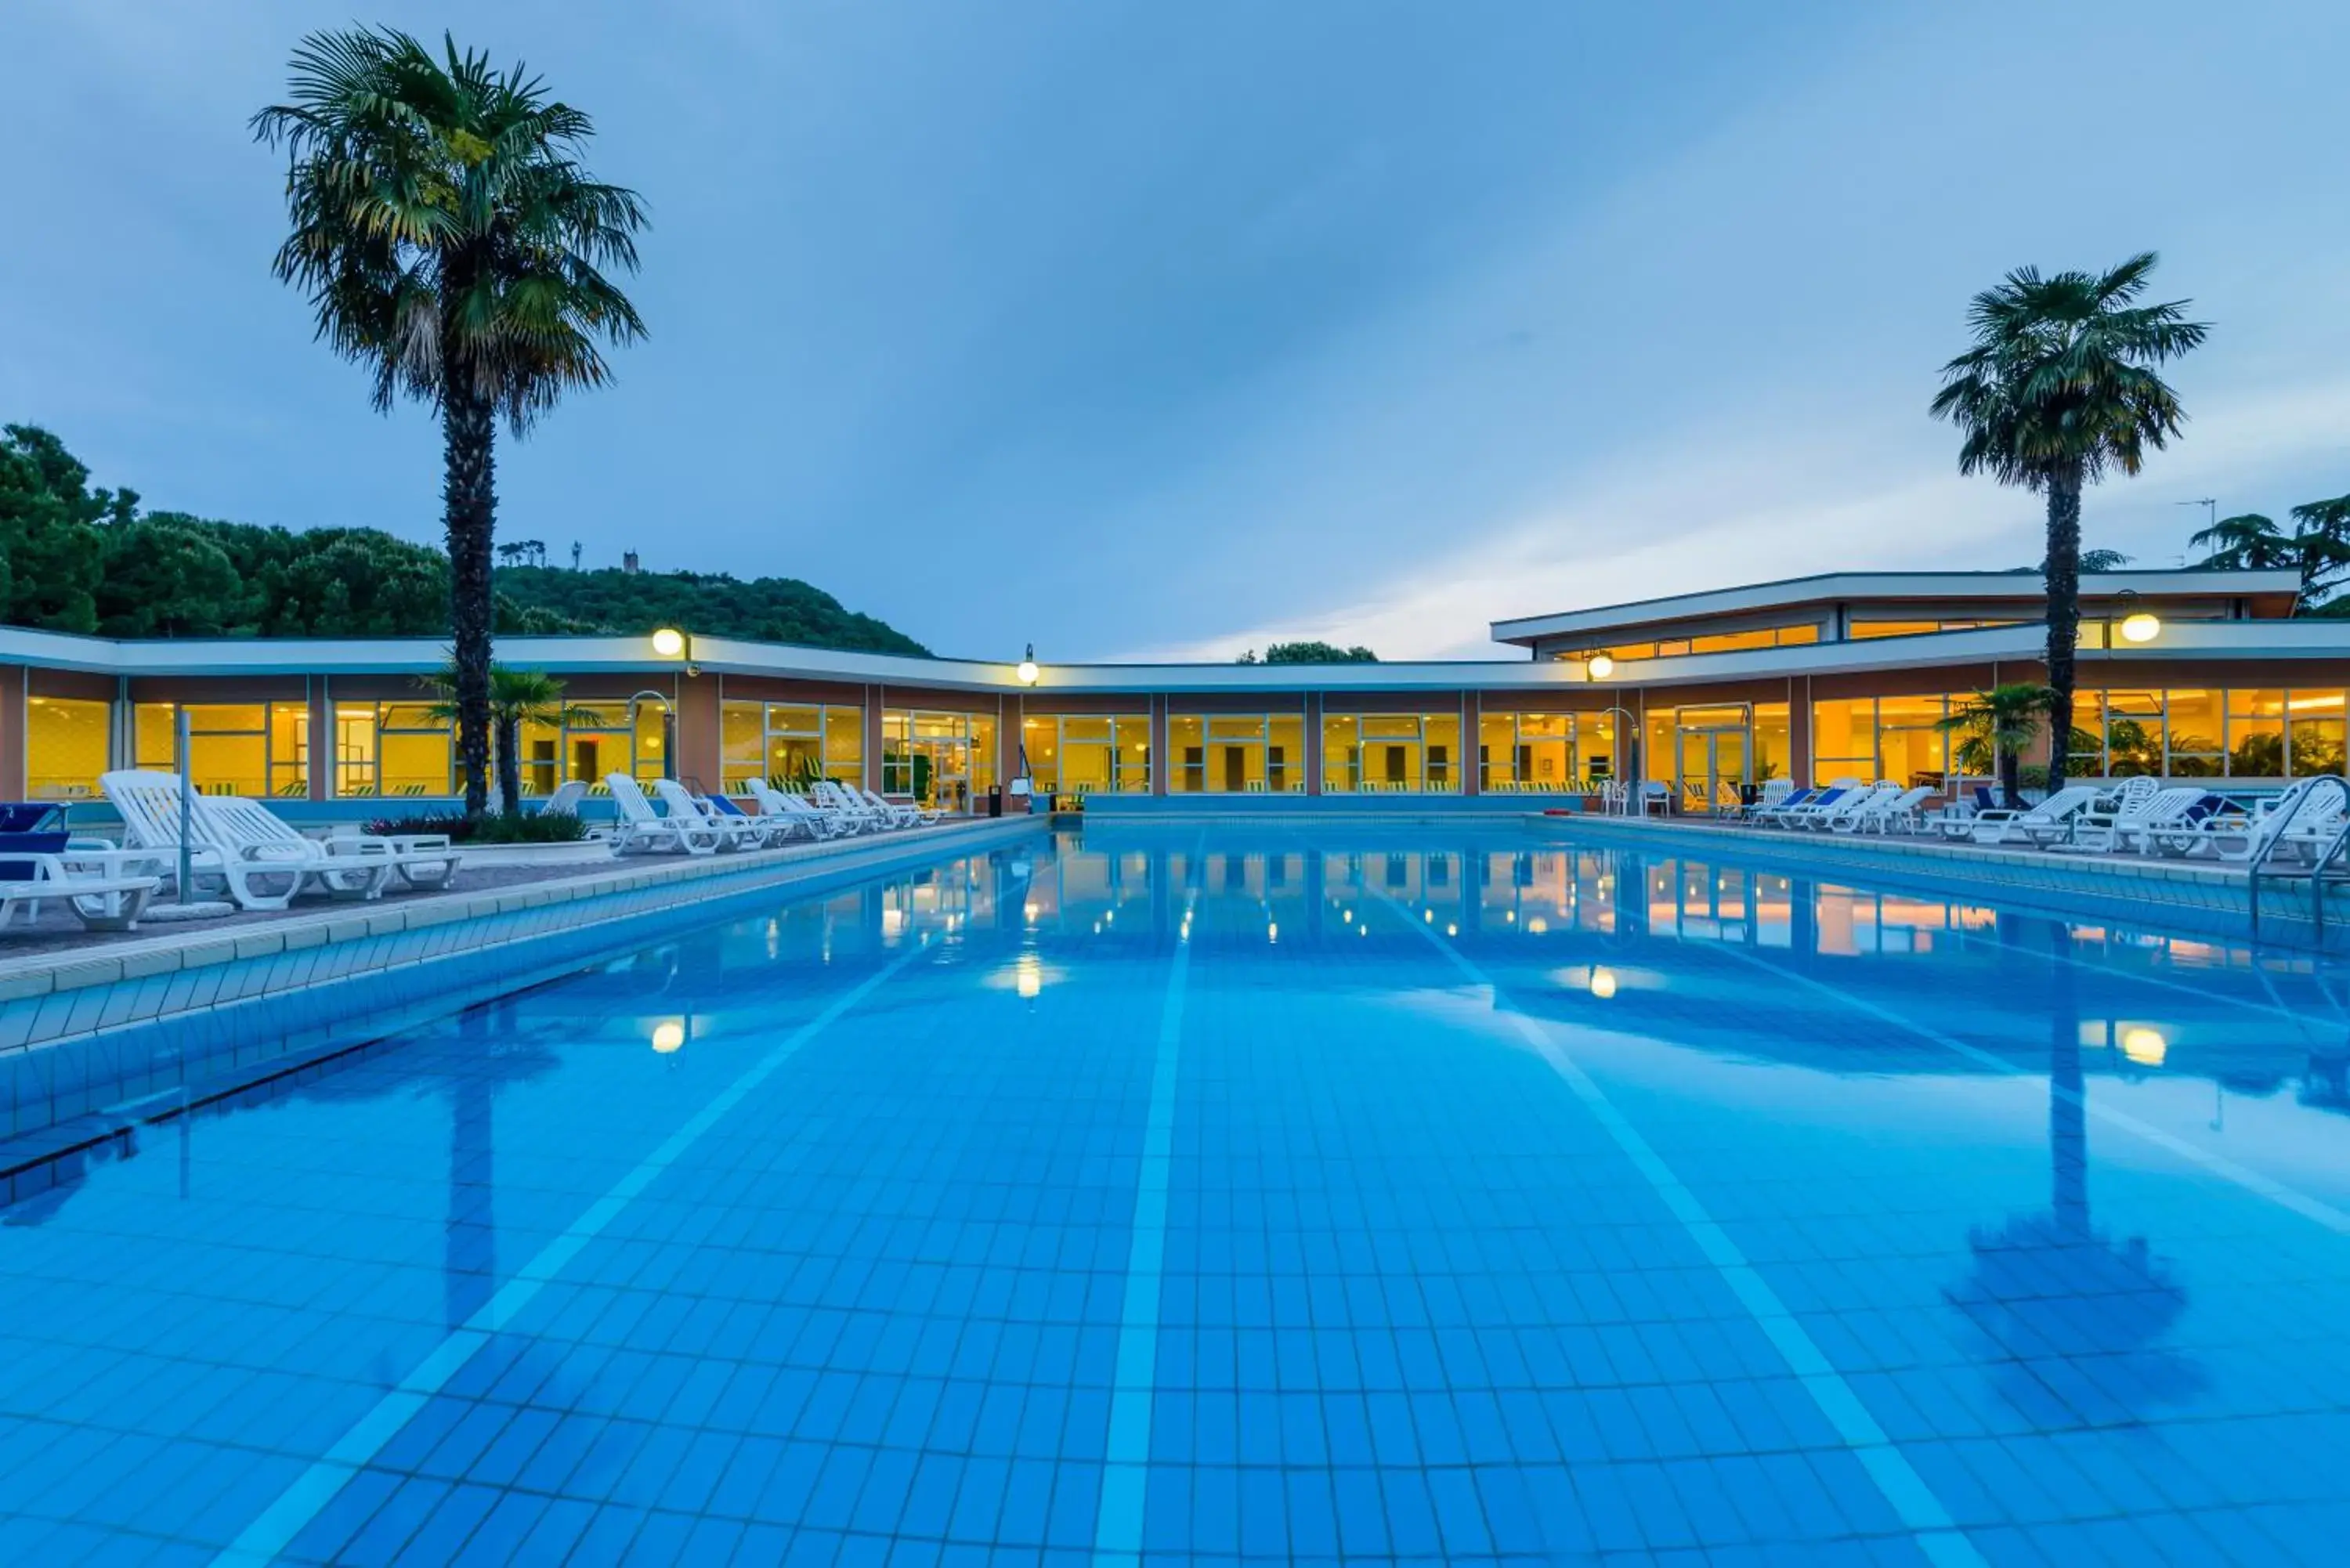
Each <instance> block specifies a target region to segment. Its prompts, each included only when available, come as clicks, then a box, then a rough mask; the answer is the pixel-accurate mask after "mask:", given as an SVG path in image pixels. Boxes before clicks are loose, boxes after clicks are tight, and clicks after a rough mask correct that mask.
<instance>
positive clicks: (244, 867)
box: [98, 768, 318, 909]
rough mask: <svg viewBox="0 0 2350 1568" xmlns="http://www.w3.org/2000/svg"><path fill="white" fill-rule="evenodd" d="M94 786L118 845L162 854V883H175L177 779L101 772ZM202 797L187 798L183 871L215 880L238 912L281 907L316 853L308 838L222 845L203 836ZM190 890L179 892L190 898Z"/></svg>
mask: <svg viewBox="0 0 2350 1568" xmlns="http://www.w3.org/2000/svg"><path fill="white" fill-rule="evenodd" d="M98 782H99V788H100V789H102V790H104V791H105V792H106V798H107V800H108V802H109V804H111V805H113V807H114V809H115V810H116V811H117V812H119V813H120V815H121V817H122V830H123V842H124V843H125V845H126V846H129V847H130V848H133V849H153V850H157V851H160V852H161V856H162V859H163V863H164V867H165V870H164V874H163V880H165V881H170V882H176V881H178V880H179V856H180V797H181V793H182V792H181V788H180V776H179V775H178V774H166V773H158V772H156V771H154V770H152V769H146V768H125V769H122V770H120V771H119V772H115V773H109V774H101V775H100V776H99V781H98ZM203 801H204V797H203V796H202V795H190V796H189V798H188V868H189V872H190V875H191V877H192V878H194V879H197V880H199V881H203V882H218V883H220V884H221V885H222V887H223V888H224V890H225V891H226V892H227V894H228V898H229V900H230V901H231V902H232V903H234V904H235V905H236V907H237V908H238V909H284V908H286V905H288V904H290V903H292V902H293V901H294V895H295V894H296V893H297V892H300V891H301V889H302V883H303V880H304V879H305V878H306V877H307V876H308V875H309V872H310V869H311V867H313V866H314V865H315V864H316V863H317V859H318V855H317V849H316V847H315V846H312V845H311V844H310V843H309V841H308V840H307V839H302V840H299V841H298V846H284V845H276V844H267V845H263V844H253V845H244V846H223V845H221V844H220V843H218V842H216V841H215V840H214V839H213V837H212V836H211V835H210V834H209V833H208V832H207V829H206V823H205V819H204V816H203ZM194 895H195V889H194V888H186V889H182V896H183V897H187V898H192V897H194Z"/></svg>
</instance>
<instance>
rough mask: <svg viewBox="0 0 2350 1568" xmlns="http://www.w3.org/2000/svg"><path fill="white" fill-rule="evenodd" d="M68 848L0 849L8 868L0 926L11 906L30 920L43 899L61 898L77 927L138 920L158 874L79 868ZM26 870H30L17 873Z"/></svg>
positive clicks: (1, 887) (1, 885) (126, 926)
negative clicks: (52, 850)
mask: <svg viewBox="0 0 2350 1568" xmlns="http://www.w3.org/2000/svg"><path fill="white" fill-rule="evenodd" d="M72 859H73V855H72V853H71V852H70V851H68V853H66V854H63V855H48V854H40V853H36V852H33V851H30V850H18V849H11V850H7V851H5V852H0V863H5V864H6V865H7V866H8V867H10V869H11V870H12V871H13V872H16V873H19V874H17V875H12V876H10V877H7V878H6V879H5V880H0V930H5V929H6V928H7V925H8V922H9V920H10V919H12V918H14V916H15V915H16V906H17V905H19V904H22V905H24V906H25V907H26V909H25V914H26V920H27V921H28V922H29V921H31V920H34V919H39V918H40V913H41V905H42V903H43V902H44V901H45V900H47V899H50V898H63V899H64V900H65V901H66V907H67V908H68V909H71V910H73V912H74V915H75V916H76V918H78V919H79V920H80V921H81V923H82V927H83V929H86V930H92V931H127V930H130V929H133V928H134V927H136V926H137V925H138V924H139V917H140V915H142V914H144V913H146V910H147V901H148V899H150V898H153V897H154V896H155V889H156V888H159V887H161V885H162V884H161V878H160V877H138V876H120V877H117V876H109V875H107V874H106V873H104V872H93V871H83V870H78V869H77V868H75V867H73V866H72V865H71V861H72ZM25 872H29V873H30V875H29V876H27V875H23V874H21V873H25Z"/></svg>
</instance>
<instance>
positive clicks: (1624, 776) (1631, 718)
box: [1599, 654, 1640, 816]
mask: <svg viewBox="0 0 2350 1568" xmlns="http://www.w3.org/2000/svg"><path fill="white" fill-rule="evenodd" d="M1601 657H1602V658H1605V657H1606V656H1605V655H1604V654H1603V655H1602V656H1601ZM1599 711H1600V714H1601V715H1602V716H1603V717H1604V716H1606V715H1607V714H1609V713H1621V714H1623V715H1624V731H1623V733H1622V734H1621V735H1620V736H1619V737H1618V739H1617V747H1616V756H1615V759H1614V760H1615V761H1617V762H1618V763H1629V765H1628V766H1625V767H1618V768H1617V771H1616V777H1617V783H1618V784H1625V785H1626V788H1625V792H1624V815H1627V816H1629V815H1632V798H1633V792H1635V791H1637V790H1638V788H1639V786H1640V720H1639V717H1638V715H1637V714H1635V713H1634V712H1633V711H1632V710H1630V709H1629V708H1627V707H1624V706H1623V705H1621V704H1620V703H1612V704H1610V705H1609V706H1607V707H1605V708H1602V709H1600V710H1599ZM1627 781H1628V782H1627Z"/></svg>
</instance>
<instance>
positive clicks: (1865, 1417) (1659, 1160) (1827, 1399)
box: [1364, 887, 1983, 1568]
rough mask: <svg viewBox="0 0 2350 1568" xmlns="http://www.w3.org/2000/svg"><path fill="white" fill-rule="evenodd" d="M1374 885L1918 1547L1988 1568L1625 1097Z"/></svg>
mask: <svg viewBox="0 0 2350 1568" xmlns="http://www.w3.org/2000/svg"><path fill="white" fill-rule="evenodd" d="M1364 891H1365V892H1366V893H1367V894H1368V895H1369V896H1370V897H1372V898H1377V899H1378V900H1379V902H1381V903H1383V904H1385V905H1386V906H1387V907H1388V909H1392V910H1393V911H1395V913H1396V915H1397V917H1398V918H1399V919H1401V920H1402V921H1403V923H1404V924H1405V925H1407V926H1409V927H1410V928H1411V929H1413V930H1415V931H1418V932H1419V934H1420V935H1421V936H1423V937H1425V938H1427V939H1428V940H1429V942H1430V945H1432V946H1433V947H1434V948H1435V949H1436V950H1437V951H1438V952H1440V953H1442V954H1443V955H1444V956H1445V957H1446V958H1447V959H1449V960H1451V963H1452V966H1453V967H1454V968H1455V969H1457V970H1459V971H1461V975H1462V976H1463V977H1464V978H1466V979H1467V980H1468V981H1469V982H1470V983H1471V984H1472V985H1476V986H1480V987H1482V988H1483V989H1484V990H1485V991H1487V992H1491V993H1492V999H1493V1007H1494V1011H1496V1012H1499V1013H1500V1014H1501V1015H1502V1016H1503V1017H1504V1018H1506V1019H1508V1020H1509V1021H1510V1024H1511V1027H1513V1029H1515V1030H1516V1031H1517V1033H1518V1034H1519V1036H1520V1038H1522V1039H1523V1040H1524V1041H1525V1043H1526V1044H1528V1045H1529V1046H1531V1047H1533V1049H1534V1051H1535V1053H1536V1054H1539V1055H1540V1056H1541V1057H1542V1059H1543V1060H1544V1061H1545V1062H1547V1063H1549V1064H1550V1066H1551V1071H1553V1072H1555V1073H1556V1074H1557V1075H1559V1076H1560V1077H1561V1078H1563V1079H1565V1081H1566V1086H1567V1087H1568V1088H1569V1089H1570V1090H1572V1091H1573V1092H1574V1095H1575V1098H1576V1099H1577V1100H1580V1101H1581V1102H1582V1103H1583V1106H1584V1108H1585V1109H1586V1110H1587V1111H1589V1112H1590V1113H1591V1115H1592V1116H1593V1118H1594V1119H1596V1121H1597V1122H1598V1123H1599V1125H1600V1127H1602V1128H1604V1129H1605V1130H1606V1131H1607V1136H1608V1137H1609V1138H1610V1139H1612V1140H1613V1141H1614V1142H1615V1145H1616V1147H1617V1148H1618V1149H1621V1150H1622V1151H1623V1153H1624V1156H1625V1158H1627V1159H1629V1160H1630V1161H1631V1162H1632V1166H1633V1168H1635V1169H1637V1170H1638V1171H1639V1173H1640V1174H1641V1175H1642V1176H1643V1177H1646V1178H1647V1179H1648V1185H1649V1186H1650V1187H1652V1188H1654V1189H1656V1193H1657V1196H1658V1197H1659V1199H1663V1201H1664V1205H1665V1207H1666V1209H1667V1210H1669V1211H1670V1212H1671V1214H1672V1216H1673V1218H1674V1219H1676V1220H1679V1221H1680V1224H1681V1229H1682V1230H1683V1231H1686V1232H1687V1233H1688V1235H1689V1237H1690V1240H1691V1241H1694V1242H1696V1243H1697V1248H1698V1251H1700V1252H1702V1253H1704V1254H1705V1259H1706V1262H1710V1263H1711V1264H1712V1265H1713V1267H1714V1271H1715V1272H1717V1273H1719V1274H1720V1275H1721V1279H1722V1282H1724V1283H1725V1284H1727V1285H1728V1286H1729V1287H1730V1290H1731V1294H1732V1295H1734V1296H1736V1297H1737V1298H1738V1303H1739V1304H1740V1305H1741V1306H1742V1307H1744V1308H1745V1309H1746V1312H1747V1315H1748V1316H1750V1317H1752V1319H1753V1320H1754V1323H1755V1326H1757V1327H1758V1328H1760V1329H1761V1330H1762V1331H1763V1335H1764V1336H1765V1337H1766V1338H1768V1339H1769V1340H1770V1342H1771V1344H1772V1345H1773V1347H1774V1348H1776V1349H1777V1351H1778V1352H1779V1355H1781V1356H1782V1357H1783V1359H1784V1360H1785V1361H1786V1363H1787V1366H1788V1367H1789V1369H1790V1370H1792V1371H1793V1372H1794V1375H1795V1377H1796V1380H1797V1381H1798V1382H1800V1383H1801V1384H1802V1385H1803V1387H1804V1392H1805V1393H1807V1394H1809V1395H1810V1396H1811V1397H1812V1403H1813V1404H1814V1405H1816V1406H1818V1407H1819V1411H1820V1414H1821V1415H1823V1416H1825V1417H1827V1421H1828V1424H1829V1425H1830V1426H1831V1427H1833V1428H1835V1433H1836V1436H1837V1437H1838V1438H1842V1439H1843V1441H1844V1445H1845V1447H1846V1448H1847V1449H1850V1450H1851V1451H1852V1455H1853V1457H1854V1458H1855V1459H1858V1460H1859V1461H1860V1465H1861V1468H1862V1469H1864V1470H1866V1472H1867V1474H1868V1478H1869V1480H1873V1481H1875V1482H1876V1483H1877V1490H1878V1491H1880V1492H1882V1493H1884V1494H1885V1501H1887V1503H1889V1504H1891V1505H1892V1508H1893V1511H1894V1513H1895V1514H1896V1516H1898V1518H1899V1519H1900V1521H1901V1523H1902V1526H1903V1527H1904V1528H1905V1529H1907V1530H1908V1532H1909V1533H1910V1536H1911V1537H1912V1539H1914V1540H1915V1541H1916V1542H1918V1550H1919V1551H1920V1552H1924V1553H1925V1555H1926V1558H1927V1561H1929V1562H1930V1563H1938V1564H1943V1565H1946V1568H1981V1564H1982V1563H1983V1557H1982V1554H1981V1552H1978V1551H1976V1550H1975V1545H1974V1542H1971V1541H1969V1540H1968V1539H1967V1538H1966V1535H1965V1534H1964V1533H1963V1532H1961V1531H1960V1529H1959V1527H1958V1525H1957V1523H1956V1522H1955V1521H1952V1519H1951V1518H1950V1510H1949V1509H1947V1508H1945V1507H1943V1506H1942V1500H1941V1499H1940V1498H1939V1497H1937V1496H1935V1495H1934V1489H1933V1488H1932V1487H1930V1486H1929V1485H1927V1484H1926V1478H1925V1477H1923V1476H1921V1475H1919V1474H1918V1471H1917V1469H1916V1467H1914V1466H1913V1465H1911V1464H1910V1462H1909V1460H1908V1456H1906V1455H1904V1454H1903V1453H1902V1452H1901V1450H1900V1449H1898V1448H1897V1447H1896V1446H1895V1445H1894V1442H1893V1439H1892V1438H1888V1437H1887V1436H1886V1434H1885V1428H1882V1427H1880V1426H1878V1425H1877V1417H1874V1416H1872V1415H1870V1414H1869V1413H1868V1407H1867V1406H1866V1405H1864V1404H1863V1403H1861V1399H1860V1396H1859V1395H1858V1394H1856V1393H1855V1392H1853V1387H1852V1385H1851V1384H1849V1383H1847V1382H1846V1381H1845V1378H1844V1375H1843V1374H1842V1373H1840V1372H1838V1371H1837V1370H1836V1369H1835V1364H1834V1363H1833V1362H1831V1361H1829V1360H1828V1358H1827V1355H1825V1353H1824V1352H1823V1351H1822V1350H1821V1349H1820V1347H1819V1345H1818V1344H1817V1343H1816V1342H1815V1341H1814V1339H1813V1338H1812V1336H1811V1333H1810V1331H1809V1330H1807V1329H1805V1328H1804V1325H1803V1324H1802V1323H1801V1322H1800V1321H1798V1320H1797V1318H1796V1317H1795V1314H1794V1313H1792V1312H1790V1311H1788V1310H1787V1304H1786V1303H1784V1302H1783V1301H1781V1300H1780V1299H1779V1293H1778V1292H1776V1291H1774V1290H1773V1289H1772V1288H1771V1284H1770V1282H1769V1281H1767V1280H1765V1279H1764V1278H1763V1275H1762V1273H1761V1272H1759V1271H1758V1270H1757V1269H1756V1268H1755V1267H1754V1265H1753V1264H1752V1262H1749V1261H1748V1260H1747V1257H1746V1254H1745V1253H1744V1252H1743V1251H1741V1250H1740V1248H1739V1245H1738V1243H1737V1242H1735V1241H1731V1239H1730V1234H1729V1232H1728V1231H1724V1230H1723V1229H1722V1228H1721V1224H1720V1223H1719V1222H1718V1221H1716V1220H1715V1219H1714V1218H1713V1216H1712V1214H1711V1213H1710V1212H1708V1211H1707V1210H1706V1207H1705V1205H1704V1204H1703V1203H1702V1202H1700V1200H1699V1199H1698V1196H1697V1194H1695V1193H1694V1192H1691V1191H1690V1189H1689V1188H1688V1187H1687V1186H1686V1185H1685V1184H1684V1183H1683V1182H1682V1181H1681V1179H1680V1178H1679V1176H1677V1175H1675V1174H1674V1172H1673V1168H1672V1167H1671V1166H1669V1165H1668V1164H1667V1163H1666V1162H1665V1159H1664V1157H1663V1156H1661V1155H1659V1153H1658V1152H1657V1151H1656V1149H1655V1148H1654V1147H1651V1146H1650V1145H1649V1143H1648V1139H1647V1138H1646V1137H1642V1136H1641V1134H1640V1129H1639V1128H1638V1127H1634V1126H1633V1125H1632V1124H1631V1123H1630V1122H1629V1121H1627V1120H1626V1119H1625V1116H1624V1113H1623V1112H1621V1111H1619V1110H1617V1108H1616V1103H1615V1102H1614V1101H1613V1100H1610V1099H1609V1098H1608V1097H1607V1091H1606V1090H1604V1089H1602V1088H1601V1087H1600V1086H1599V1085H1598V1084H1597V1083H1596V1081H1594V1080H1593V1078H1592V1076H1591V1075H1589V1074H1588V1073H1586V1072H1585V1071H1584V1070H1583V1067H1582V1064H1580V1063H1578V1062H1576V1061H1575V1058H1574V1057H1573V1056H1571V1055H1569V1054H1567V1052H1566V1049H1565V1047H1564V1046H1562V1045H1560V1044H1558V1042H1556V1041H1555V1040H1554V1039H1552V1038H1551V1037H1550V1033H1549V1032H1548V1031H1547V1030H1545V1029H1544V1027H1543V1026H1542V1025H1541V1024H1540V1023H1537V1022H1536V1021H1535V1020H1534V1018H1533V1017H1531V1016H1530V1015H1529V1014H1527V1013H1526V1012H1524V1011H1523V1009H1521V1008H1519V1007H1516V1006H1514V1005H1513V1004H1512V1003H1511V1002H1510V1001H1509V998H1508V994H1507V993H1506V992H1503V989H1502V987H1501V984H1500V982H1499V981H1495V980H1493V979H1492V977H1491V976H1490V975H1488V974H1486V973H1485V971H1483V970H1482V969H1481V968H1479V967H1478V966H1477V964H1476V963H1475V962H1474V961H1472V960H1471V959H1470V958H1469V956H1468V955H1467V954H1465V953H1463V952H1462V951H1461V950H1460V949H1459V948H1457V947H1454V946H1453V945H1452V944H1451V942H1449V941H1447V940H1445V938H1444V937H1443V935H1442V934H1441V933H1440V932H1439V931H1438V930H1437V929H1435V928H1434V927H1433V926H1430V925H1426V924H1423V923H1422V922H1421V921H1419V919H1415V918H1414V917H1413V915H1412V912H1411V911H1410V910H1409V909H1405V908H1404V907H1403V906H1402V905H1401V904H1399V903H1397V902H1396V901H1395V899H1394V898H1390V897H1389V896H1388V894H1387V893H1385V892H1384V891H1382V890H1380V889H1379V888H1369V887H1366V888H1365V889H1364Z"/></svg>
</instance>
